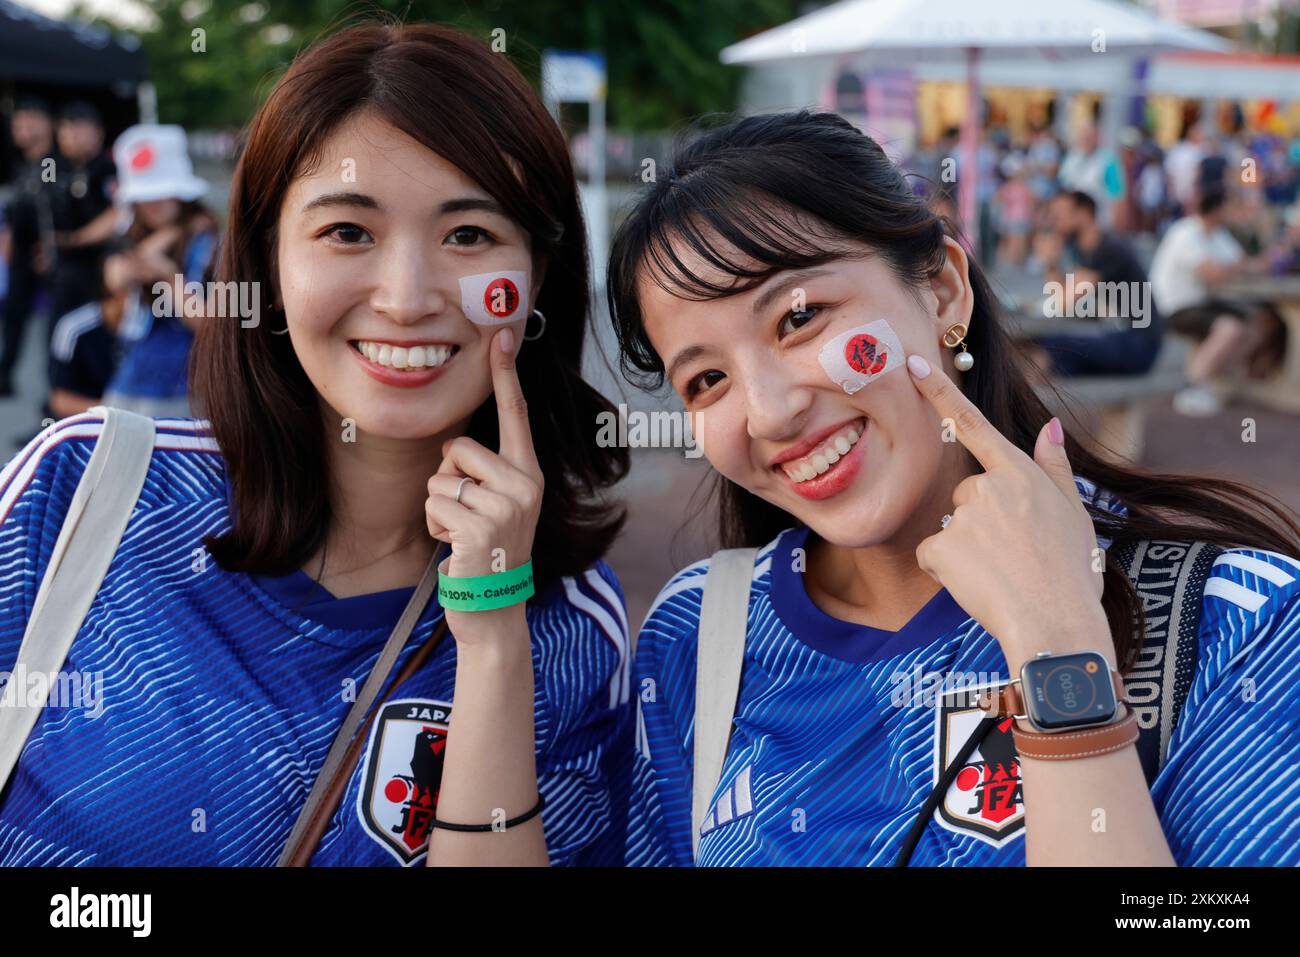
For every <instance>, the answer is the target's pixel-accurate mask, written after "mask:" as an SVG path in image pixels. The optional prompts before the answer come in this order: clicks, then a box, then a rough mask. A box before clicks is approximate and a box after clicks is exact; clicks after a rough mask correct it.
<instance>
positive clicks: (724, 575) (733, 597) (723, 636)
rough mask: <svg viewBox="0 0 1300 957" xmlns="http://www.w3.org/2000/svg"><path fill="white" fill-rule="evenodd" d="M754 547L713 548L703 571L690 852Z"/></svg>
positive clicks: (721, 741)
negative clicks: (707, 569) (707, 568)
mask: <svg viewBox="0 0 1300 957" xmlns="http://www.w3.org/2000/svg"><path fill="white" fill-rule="evenodd" d="M757 555H758V549H757V548H728V549H724V550H723V551H720V552H715V553H714V555H713V557H712V558H711V559H710V560H709V571H708V574H706V575H705V576H704V597H703V599H702V600H701V603H700V634H699V640H698V642H697V643H696V649H695V763H694V781H693V789H692V790H693V793H692V796H691V856H692V857H695V856H697V855H698V854H699V847H700V827H701V825H703V823H704V818H705V815H707V814H708V813H709V805H710V804H712V803H713V792H714V791H715V790H716V789H717V787H718V780H719V779H720V778H721V777H722V764H723V761H724V760H725V759H726V757H727V745H728V744H729V743H730V741H731V723H732V719H733V718H734V717H735V714H736V697H737V695H738V694H739V692H740V673H741V665H742V663H743V660H744V657H745V632H746V630H747V626H748V621H749V590H750V586H751V584H752V583H753V580H754V559H755V557H756V556H757Z"/></svg>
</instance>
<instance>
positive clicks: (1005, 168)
mask: <svg viewBox="0 0 1300 957" xmlns="http://www.w3.org/2000/svg"><path fill="white" fill-rule="evenodd" d="M1025 171H1026V164H1025V160H1024V157H1023V155H1022V154H1020V153H1011V154H1010V155H1008V156H1007V158H1006V159H1004V160H1003V161H1002V175H1003V176H1004V177H1005V179H1004V180H1003V182H1002V185H1001V186H999V187H998V191H997V193H996V195H995V197H994V208H995V210H996V211H997V232H998V255H997V259H998V262H999V263H1003V264H1005V265H1009V266H1016V267H1019V266H1021V265H1022V264H1023V263H1024V261H1025V255H1026V253H1028V251H1029V235H1030V230H1031V228H1032V226H1033V218H1034V194H1033V190H1032V189H1031V188H1030V186H1029V183H1028V182H1027V181H1026V176H1025Z"/></svg>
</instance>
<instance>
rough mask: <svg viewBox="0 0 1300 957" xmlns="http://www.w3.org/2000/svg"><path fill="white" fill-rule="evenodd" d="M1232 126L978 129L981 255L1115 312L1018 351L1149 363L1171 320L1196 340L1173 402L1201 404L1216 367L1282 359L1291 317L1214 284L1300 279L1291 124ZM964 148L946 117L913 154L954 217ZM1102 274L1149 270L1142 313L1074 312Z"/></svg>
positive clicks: (1113, 364)
mask: <svg viewBox="0 0 1300 957" xmlns="http://www.w3.org/2000/svg"><path fill="white" fill-rule="evenodd" d="M1235 127H1236V132H1234V133H1232V134H1225V133H1222V132H1220V131H1219V130H1217V129H1214V128H1212V127H1211V126H1210V125H1209V124H1206V123H1191V124H1189V125H1188V127H1187V129H1186V130H1185V131H1184V132H1183V135H1182V137H1181V138H1180V139H1179V140H1178V142H1176V143H1174V144H1173V145H1171V146H1170V147H1169V148H1168V149H1162V148H1161V147H1160V146H1159V145H1158V144H1157V143H1156V142H1155V141H1154V140H1153V139H1152V137H1151V136H1150V135H1149V134H1148V133H1146V132H1144V131H1141V130H1138V129H1137V128H1135V127H1127V128H1125V129H1124V130H1122V132H1121V133H1120V134H1119V137H1118V140H1119V141H1118V142H1117V143H1115V144H1107V143H1105V142H1103V141H1102V137H1101V135H1100V132H1099V130H1098V128H1097V127H1096V126H1095V125H1091V124H1088V125H1083V126H1081V127H1079V128H1078V129H1077V130H1076V131H1075V133H1074V135H1073V138H1072V140H1071V141H1070V142H1068V143H1066V142H1061V140H1060V139H1059V138H1058V137H1057V135H1056V133H1055V132H1054V131H1053V130H1052V129H1051V127H1050V126H1048V125H1040V126H1038V127H1036V128H1034V129H1033V130H1032V132H1031V133H1030V135H1029V137H1028V139H1027V141H1025V142H1013V141H1012V138H1011V136H1010V135H1009V133H1008V132H1007V130H1006V129H1005V128H1000V127H998V128H991V129H987V130H985V133H984V135H983V137H982V138H981V142H980V144H979V147H978V151H977V153H976V164H977V167H978V180H977V183H978V187H977V203H978V209H979V220H980V221H979V249H978V250H977V251H976V252H977V254H978V256H979V258H980V261H981V262H982V263H984V264H985V265H986V267H989V268H991V269H993V270H994V271H995V273H998V272H1000V273H1002V274H1003V275H1007V274H1009V273H1015V274H1019V275H1021V276H1023V277H1040V278H1041V279H1042V281H1043V282H1044V283H1048V282H1056V283H1061V284H1062V285H1063V286H1064V287H1065V289H1066V295H1067V301H1066V302H1065V307H1066V310H1067V313H1066V314H1067V315H1070V316H1071V317H1072V318H1083V319H1102V320H1105V319H1110V320H1113V321H1112V322H1111V326H1112V327H1113V329H1112V330H1111V331H1108V332H1106V333H1105V334H1100V335H1099V334H1096V333H1091V334H1086V335H1084V334H1079V335H1071V334H1056V335H1043V336H1035V337H1034V339H1033V343H1032V345H1029V346H1027V350H1028V351H1029V353H1030V354H1031V356H1032V357H1033V359H1034V360H1035V361H1036V362H1037V363H1038V364H1039V365H1040V366H1041V367H1042V368H1043V369H1044V370H1045V371H1046V372H1048V373H1050V374H1056V375H1061V376H1086V375H1121V376H1123V375H1143V374H1145V373H1147V372H1148V371H1149V370H1150V369H1151V367H1152V365H1153V363H1154V362H1155V361H1156V357H1157V355H1158V353H1159V350H1160V345H1161V341H1162V337H1163V334H1164V333H1165V331H1166V330H1170V331H1174V332H1177V333H1180V334H1182V335H1185V336H1187V337H1189V338H1191V339H1192V340H1194V341H1195V343H1196V346H1195V348H1194V349H1193V351H1192V353H1191V355H1190V358H1189V359H1188V362H1187V367H1186V370H1185V372H1186V379H1187V384H1186V388H1183V389H1182V390H1181V391H1179V392H1178V393H1177V394H1176V395H1175V396H1174V407H1175V408H1176V409H1177V410H1178V411H1180V412H1183V413H1185V414H1188V415H1209V414H1213V413H1214V412H1216V411H1218V409H1219V408H1220V400H1219V398H1218V393H1217V392H1216V390H1215V389H1214V388H1213V387H1212V383H1213V381H1214V380H1215V379H1216V378H1217V377H1219V376H1223V375H1226V374H1229V373H1232V372H1234V371H1239V370H1240V371H1243V372H1244V373H1245V374H1247V375H1249V376H1253V377H1256V378H1261V377H1264V376H1267V375H1269V374H1270V373H1272V372H1273V371H1274V370H1275V369H1276V368H1277V366H1278V364H1279V363H1280V362H1281V361H1282V357H1283V355H1284V352H1285V349H1286V327H1285V324H1284V322H1283V321H1282V319H1281V318H1280V316H1279V315H1278V313H1277V312H1276V310H1275V309H1274V308H1273V306H1272V304H1270V303H1269V302H1267V301H1258V300H1256V299H1254V298H1251V300H1250V301H1239V300H1237V299H1234V298H1233V297H1232V296H1231V295H1224V294H1223V293H1222V292H1221V291H1220V288H1219V287H1222V286H1223V285H1224V284H1225V283H1230V282H1232V281H1234V280H1242V279H1249V278H1251V277H1258V276H1263V275H1274V276H1286V275H1300V136H1296V137H1289V136H1285V135H1282V134H1281V133H1279V132H1272V131H1266V132H1252V131H1249V130H1247V129H1246V127H1245V124H1244V123H1237V124H1235ZM959 157H960V145H959V131H958V130H957V129H956V128H950V129H948V130H946V131H945V132H944V133H943V135H942V136H941V137H940V139H939V140H938V141H937V142H936V143H935V144H934V146H933V147H932V148H931V149H929V150H926V151H924V152H922V153H920V154H918V155H917V156H915V157H914V158H913V159H912V161H911V162H910V163H909V164H907V165H908V167H909V171H910V172H912V173H915V174H918V176H917V179H916V182H917V184H918V187H917V188H918V190H922V191H925V192H926V193H928V194H929V195H930V198H931V202H932V204H933V206H934V208H935V209H936V210H937V211H938V212H940V213H942V214H944V215H946V216H949V217H950V218H951V219H952V220H953V221H954V222H956V221H957V220H958V216H957V199H956V192H955V182H956V180H957V179H959V176H957V175H955V167H956V163H958V162H960V160H959ZM1067 279H1068V280H1070V281H1069V282H1066V280H1067ZM1098 282H1108V283H1129V284H1133V283H1136V284H1141V283H1146V282H1149V283H1150V287H1149V288H1150V292H1151V299H1152V300H1153V302H1151V303H1149V304H1145V303H1144V306H1147V307H1148V308H1146V309H1145V311H1144V312H1143V314H1141V315H1130V316H1106V315H1104V314H1095V313H1094V314H1086V315H1075V314H1074V313H1073V312H1071V311H1070V307H1071V306H1072V305H1073V304H1074V303H1075V302H1076V301H1077V300H1078V298H1079V297H1081V296H1084V295H1087V296H1088V297H1089V298H1090V302H1089V306H1090V307H1094V304H1095V303H1097V302H1099V300H1100V297H1099V296H1095V295H1094V294H1093V288H1090V287H1093V284H1095V283H1098ZM1130 288H1134V289H1136V288H1139V287H1137V286H1132V287H1130ZM1128 301H1129V302H1130V303H1132V302H1140V301H1141V300H1138V299H1135V298H1133V297H1130V299H1129V300H1128ZM1041 304H1042V303H1041V300H1040V301H1039V302H1038V303H1036V305H1037V306H1039V307H1041Z"/></svg>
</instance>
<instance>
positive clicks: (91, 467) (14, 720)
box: [0, 406, 154, 790]
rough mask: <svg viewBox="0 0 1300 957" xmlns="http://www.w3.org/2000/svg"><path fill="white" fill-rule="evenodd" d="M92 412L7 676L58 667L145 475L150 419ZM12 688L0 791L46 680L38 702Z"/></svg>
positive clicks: (1, 748)
mask: <svg viewBox="0 0 1300 957" xmlns="http://www.w3.org/2000/svg"><path fill="white" fill-rule="evenodd" d="M93 411H103V412H104V413H105V416H104V428H103V431H101V432H100V434H99V439H98V441H97V442H96V443H95V450H94V452H92V453H91V456H90V461H89V462H88V463H87V465H86V470H85V472H84V473H82V476H81V481H80V482H78V483H77V491H76V492H75V493H74V494H73V496H72V503H71V504H70V505H69V506H68V514H67V515H66V516H65V517H64V520H63V527H62V528H61V529H60V531H59V537H58V539H57V541H56V542H55V543H54V551H53V553H52V554H51V555H50V563H49V566H48V567H47V568H46V570H45V577H44V578H43V579H42V580H41V587H40V590H39V591H38V592H37V593H36V601H35V603H34V604H33V605H32V615H31V617H30V618H29V619H28V620H27V629H26V631H24V632H23V641H22V644H21V645H20V646H19V648H18V660H17V662H16V663H15V666H14V672H15V673H23V672H20V671H19V668H18V666H19V665H23V666H25V673H27V674H30V673H32V672H43V673H45V674H47V675H48V674H50V673H52V672H57V671H58V670H59V669H60V668H62V667H63V662H64V660H65V659H66V658H67V656H68V649H69V648H70V647H71V646H72V641H73V639H74V638H75V637H76V635H77V632H78V631H80V630H81V623H82V621H83V619H84V618H85V617H86V612H87V611H89V610H90V606H91V603H92V602H94V600H95V595H96V593H97V592H98V591H99V585H100V583H101V582H102V581H103V580H104V574H105V573H106V572H107V571H108V566H109V564H110V563H111V562H112V560H113V555H114V553H115V552H116V551H117V545H118V542H119V541H121V539H122V533H123V532H125V531H126V524H127V520H128V519H129V518H130V517H131V512H132V510H133V509H134V508H135V502H136V499H137V498H139V496H140V489H141V487H142V486H143V485H144V479H145V474H146V473H147V472H148V471H149V460H150V458H152V456H153V444H154V421H153V419H150V418H146V417H145V416H142V415H136V414H135V413H132V412H123V411H122V410H120V409H111V408H106V407H105V406H95V408H94V410H93ZM15 684H16V681H15V678H14V676H13V675H11V676H10V682H9V685H8V686H7V690H6V691H5V692H4V694H3V705H4V706H3V707H0V790H3V789H4V786H5V783H6V782H7V781H8V780H9V775H10V774H11V773H12V772H13V769H14V766H15V765H16V764H17V763H18V756H19V754H20V753H21V752H22V749H23V745H25V744H26V743H27V736H28V735H29V734H31V731H32V728H33V727H34V726H35V724H36V718H37V716H38V715H39V714H40V713H41V711H42V709H44V707H45V702H46V699H47V698H48V694H49V684H48V683H47V685H46V688H45V695H44V696H42V697H41V700H40V702H39V703H30V702H28V701H27V700H26V696H25V694H18V695H17V696H16V697H17V699H18V700H11V699H10V696H11V695H13V692H14V690H15V689H14V686H15Z"/></svg>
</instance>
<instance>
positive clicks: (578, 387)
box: [190, 23, 628, 585]
mask: <svg viewBox="0 0 1300 957" xmlns="http://www.w3.org/2000/svg"><path fill="white" fill-rule="evenodd" d="M361 110H368V111H373V112H374V113H376V114H377V115H379V116H381V117H383V118H384V119H385V120H386V121H387V122H388V123H390V124H392V125H393V126H394V127H396V128H397V129H399V130H401V131H402V132H404V133H406V134H407V135H409V136H411V137H412V138H413V139H415V140H416V141H418V142H419V143H422V144H423V145H425V146H427V147H428V148H429V149H430V150H433V151H434V152H436V153H438V154H439V155H440V156H442V157H443V158H445V159H446V160H447V161H448V162H450V163H452V164H453V165H455V166H457V167H458V168H459V169H460V170H462V171H463V172H464V173H465V174H466V175H468V176H470V177H472V178H473V179H474V180H475V181H477V182H478V183H479V184H480V185H481V186H482V187H483V188H484V189H485V190H486V191H487V192H488V193H489V194H490V195H491V196H492V197H493V198H494V199H496V200H497V202H499V203H500V204H501V205H502V207H503V208H504V209H505V210H506V211H507V212H508V213H509V215H510V216H511V217H512V218H513V219H514V220H515V221H516V222H518V223H519V224H520V226H521V227H522V228H523V229H524V230H525V231H526V232H527V233H528V235H529V236H530V238H531V241H532V246H533V249H534V251H535V252H539V253H540V254H542V255H543V256H545V259H546V262H547V269H546V279H545V283H544V284H543V286H542V288H541V290H540V292H539V294H538V298H537V303H536V306H537V308H538V309H540V310H541V311H542V312H543V313H544V314H545V315H546V316H547V318H548V320H549V322H548V325H547V328H546V330H545V334H544V335H542V336H541V338H540V339H538V340H537V341H536V342H535V343H533V345H534V348H530V349H526V350H524V351H522V352H521V353H520V356H519V365H518V368H519V377H520V381H521V383H522V385H523V390H524V394H525V396H526V397H527V399H528V417H529V422H530V424H531V426H532V433H533V439H534V445H535V447H536V451H537V457H538V461H539V463H540V465H541V467H542V472H543V475H544V476H545V491H544V493H543V500H542V509H541V517H540V519H539V520H538V526H537V533H536V537H535V546H534V552H533V567H534V569H535V573H536V575H537V579H538V582H539V585H541V584H543V583H546V582H550V581H553V580H554V579H556V578H557V577H559V576H561V575H569V574H574V573H576V572H578V571H580V570H582V569H584V568H586V567H588V566H589V565H590V564H592V563H593V562H594V561H596V560H597V559H599V558H600V557H601V556H602V555H603V554H604V553H605V551H606V550H607V548H608V547H609V544H610V542H611V541H612V539H613V537H614V535H615V534H616V533H617V531H618V529H619V527H620V525H621V524H622V521H623V515H622V513H621V511H617V510H615V509H612V508H611V507H610V506H609V505H608V504H607V503H606V502H605V501H604V500H603V494H602V493H603V491H604V489H606V488H607V487H608V486H610V485H612V484H613V483H615V482H616V481H617V480H618V479H620V478H621V477H622V476H623V475H624V474H626V472H627V468H628V454H627V450H626V449H616V448H610V449H604V448H598V447H597V445H596V441H595V439H596V436H595V431H594V429H595V423H596V421H597V419H596V417H597V415H599V414H600V413H601V412H605V411H612V407H611V406H610V405H609V403H608V402H607V401H606V400H605V399H604V398H603V397H602V396H600V394H599V393H597V392H596V391H595V390H594V389H592V388H591V387H590V386H589V385H588V384H587V383H586V382H584V381H583V379H582V376H581V374H580V371H579V368H580V365H579V363H580V358H581V355H582V344H583V339H584V337H585V333H586V326H587V322H588V308H589V300H590V294H589V290H588V271H587V246H586V236H585V230H584V226H583V221H582V214H581V212H580V208H579V203H578V194H577V185H576V182H575V180H574V175H573V169H572V166H571V164H570V161H569V152H568V147H567V145H566V143H565V141H564V138H563V136H562V135H561V133H560V131H559V129H558V128H557V127H556V125H555V123H554V122H553V121H552V119H551V117H550V115H549V114H548V113H547V112H546V109H545V108H544V107H543V106H542V103H541V101H540V100H539V99H538V98H537V96H536V94H535V93H534V92H533V90H532V88H531V87H529V85H528V83H527V82H526V81H525V80H524V78H523V77H522V76H521V75H520V74H519V72H518V71H517V70H516V69H515V68H514V66H513V65H511V64H510V62H509V61H508V60H507V59H506V58H505V57H504V56H501V55H498V54H496V53H493V52H491V51H490V50H489V49H488V48H487V46H486V45H485V44H482V43H480V42H479V41H477V40H476V39H474V38H472V37H470V36H467V35H465V34H463V33H460V32H458V31H456V30H453V29H450V28H447V27H442V26H437V25H433V24H380V23H362V24H358V25H355V26H351V27H349V28H347V29H345V30H342V31H341V32H338V33H335V34H334V35H333V36H330V37H329V38H327V39H325V40H322V41H321V42H319V43H317V44H315V45H314V46H311V47H310V48H308V49H307V50H305V51H304V52H303V53H301V54H300V55H299V56H298V57H297V59H295V60H294V62H293V63H292V65H291V66H290V67H289V69H288V71H287V72H286V73H285V75H284V76H283V78H281V80H280V81H279V83H277V84H276V86H275V88H274V90H272V92H271V94H270V96H269V97H268V99H267V100H266V102H265V103H264V104H263V105H262V107H261V108H260V109H259V110H258V111H257V115H256V116H254V117H253V120H252V122H251V124H250V126H249V128H248V131H247V144H246V146H245V147H244V150H243V154H242V155H241V156H240V159H239V163H238V165H237V167H236V169H235V175H234V181H233V183H232V184H231V191H230V215H229V226H228V229H227V232H226V235H225V238H224V241H223V243H222V248H221V255H220V262H219V266H218V268H217V279H218V281H222V282H229V281H236V282H252V281H256V282H259V286H258V289H259V296H260V300H261V303H260V306H261V309H262V313H263V314H266V315H270V316H271V317H272V318H271V321H270V322H261V323H259V324H258V325H257V327H255V328H247V329H245V328H241V324H240V323H235V322H230V321H224V320H219V319H210V320H209V321H207V322H205V323H204V324H203V326H202V328H201V331H200V333H199V336H198V339H197V342H196V344H195V348H194V350H193V353H192V356H191V360H190V361H191V366H190V381H191V383H192V385H191V392H192V398H193V400H194V404H195V407H196V409H197V410H200V414H202V415H204V416H205V417H206V418H208V419H209V420H211V422H212V430H213V433H214V436H215V438H216V440H217V443H218V445H219V446H220V447H221V451H222V454H223V456H224V458H225V460H226V465H227V470H228V474H229V476H230V482H231V486H232V490H233V502H232V512H233V515H234V519H233V527H232V528H231V529H230V531H229V532H227V533H225V534H223V535H219V536H209V537H208V538H207V539H205V542H206V544H207V545H208V548H209V549H210V550H211V552H212V554H213V556H214V557H215V558H216V560H217V562H218V564H220V565H221V567H222V568H225V569H227V570H236V571H248V572H262V573H268V574H282V573H284V572H287V571H290V570H292V569H293V568H296V567H299V566H301V565H302V564H303V563H304V562H305V561H306V560H307V559H308V558H309V557H310V556H311V555H312V554H313V553H314V552H315V550H316V549H317V548H318V547H319V546H320V544H321V543H322V542H323V541H324V538H325V535H326V532H327V530H328V527H329V524H330V516H331V512H330V501H329V497H328V485H329V483H328V482H325V481H323V480H322V477H323V476H324V475H325V474H326V469H327V460H326V445H325V442H326V441H327V439H326V436H325V432H324V424H323V423H322V421H321V418H320V416H319V413H318V409H319V406H318V403H317V396H316V390H315V387H314V386H313V385H312V383H311V380H310V379H308V377H307V374H306V373H305V372H304V371H303V368H302V366H301V364H300V363H299V362H298V359H297V356H296V355H295V353H294V351H293V346H292V344H291V343H290V342H289V337H288V336H283V335H275V334H274V332H275V331H276V330H275V329H274V328H273V327H277V326H282V325H283V314H282V313H277V312H274V311H273V310H272V309H271V302H272V299H271V295H270V290H271V289H272V288H274V284H275V281H276V278H277V277H276V276H275V273H274V266H275V247H276V224H277V217H278V215H279V209H280V205H281V202H282V200H283V198H284V195H285V192H286V190H287V189H288V188H289V185H290V183H291V182H292V181H293V178H294V177H295V176H296V175H297V173H298V171H299V170H300V169H302V168H305V167H306V166H308V165H309V164H311V163H314V162H316V161H317V159H318V157H319V155H320V150H321V147H322V144H323V143H324V141H325V139H326V138H327V137H328V136H329V134H330V133H331V132H332V131H333V130H334V129H335V128H337V127H338V126H339V124H340V123H341V122H343V121H344V120H345V119H347V118H348V117H349V116H351V115H352V114H354V113H356V112H358V111H361ZM268 279H269V280H270V281H269V282H268ZM468 434H469V435H470V436H471V437H473V438H474V439H476V440H477V441H479V442H481V443H483V444H484V445H485V446H487V447H489V448H495V447H496V441H497V436H498V427H497V415H496V403H495V402H494V401H493V400H491V399H489V400H487V401H486V402H484V403H483V404H482V405H481V406H480V407H479V408H478V410H477V411H476V412H475V414H474V416H473V417H472V419H471V422H470V426H469V430H468Z"/></svg>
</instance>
